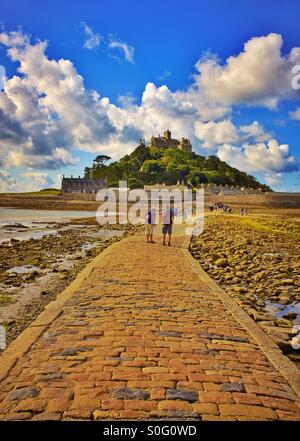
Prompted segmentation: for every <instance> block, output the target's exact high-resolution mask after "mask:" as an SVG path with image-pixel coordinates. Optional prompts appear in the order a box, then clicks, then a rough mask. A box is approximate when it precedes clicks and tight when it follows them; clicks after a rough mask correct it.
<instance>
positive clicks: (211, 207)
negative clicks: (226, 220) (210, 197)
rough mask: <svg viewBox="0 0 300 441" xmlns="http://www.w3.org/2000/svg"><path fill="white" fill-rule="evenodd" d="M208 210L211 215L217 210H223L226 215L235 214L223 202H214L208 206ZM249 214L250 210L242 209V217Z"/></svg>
mask: <svg viewBox="0 0 300 441" xmlns="http://www.w3.org/2000/svg"><path fill="white" fill-rule="evenodd" d="M208 209H209V211H210V212H211V213H212V212H213V211H215V210H221V211H223V212H224V213H233V209H232V208H231V207H230V206H229V205H227V204H223V202H214V203H212V204H210V205H209V206H208ZM247 213H248V208H246V207H241V209H240V214H241V216H244V215H245V214H247Z"/></svg>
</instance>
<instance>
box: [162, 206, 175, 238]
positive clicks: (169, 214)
mask: <svg viewBox="0 0 300 441" xmlns="http://www.w3.org/2000/svg"><path fill="white" fill-rule="evenodd" d="M173 218H174V211H173V209H172V208H170V207H167V208H166V210H164V212H163V214H162V223H163V227H162V234H163V245H166V236H167V235H168V246H169V247H170V246H171V236H172V225H173Z"/></svg>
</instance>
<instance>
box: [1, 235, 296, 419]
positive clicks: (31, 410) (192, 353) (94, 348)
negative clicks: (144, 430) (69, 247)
mask: <svg viewBox="0 0 300 441" xmlns="http://www.w3.org/2000/svg"><path fill="white" fill-rule="evenodd" d="M183 240H184V237H183V236H177V237H175V239H174V244H173V245H174V246H173V247H171V248H169V247H163V246H162V245H161V244H160V243H156V244H145V243H144V236H143V235H141V234H137V235H135V236H133V237H130V238H128V239H125V240H123V241H121V242H119V243H118V244H116V246H112V247H111V249H110V248H109V249H108V250H107V252H106V254H105V255H104V257H103V258H102V260H100V261H99V262H98V263H97V264H96V266H95V267H94V268H93V270H92V272H91V274H90V275H89V277H87V278H86V279H85V280H84V281H83V282H82V283H81V285H80V286H79V287H78V288H77V289H76V290H75V291H74V292H73V293H72V295H69V296H68V298H67V300H66V301H65V303H63V302H61V306H60V313H59V314H56V316H54V318H53V320H50V323H49V324H47V326H45V323H47V321H46V322H45V323H44V324H43V323H42V322H43V320H40V321H37V322H36V324H33V326H32V327H30V328H29V330H28V331H27V334H26V336H23V337H24V338H23V340H22V339H21V340H22V341H21V340H20V343H19V346H18V344H16V345H15V348H16V349H14V348H13V352H14V351H15V352H16V353H15V354H12V355H9V356H7V357H6V358H7V359H8V361H10V360H12V358H11V357H13V356H15V357H17V359H13V360H14V361H13V363H12V367H11V368H8V369H7V373H6V374H4V375H2V382H1V383H0V419H2V420H3V419H9V420H14V419H21V420H25V419H26V420H27V419H32V420H43V419H106V418H108V419H149V418H151V419H157V418H163V419H170V418H176V419H202V420H226V419H228V420H247V419H251V420H259V419H267V420H274V419H291V420H293V419H294V420H300V409H299V398H297V396H296V394H295V392H294V391H293V389H292V388H291V386H290V385H289V383H288V381H287V380H286V379H285V378H284V377H283V376H282V375H281V374H280V373H279V372H278V371H277V370H276V369H275V368H274V367H273V366H272V365H271V363H270V362H269V361H268V359H267V358H266V356H265V354H264V353H263V352H262V351H261V349H259V346H258V345H257V342H256V341H254V340H253V339H252V337H251V336H250V334H249V333H248V332H247V331H246V329H245V328H243V326H242V325H241V324H239V322H238V321H237V320H236V319H235V317H233V315H232V314H231V313H230V312H229V311H228V310H227V309H226V308H225V307H224V306H223V304H222V302H221V301H220V299H219V298H218V297H217V296H216V294H215V293H214V292H213V290H212V289H211V288H210V287H209V286H208V285H206V284H205V283H204V282H203V281H202V280H201V279H200V278H199V277H198V276H197V275H196V274H195V273H193V271H192V270H191V266H190V263H189V261H188V260H187V259H186V257H185V256H184V254H183V251H182V249H181V245H182V243H183ZM50 310H51V307H50ZM44 321H45V320H44ZM33 334H34V335H36V337H35V338H34V340H35V341H34V340H33V343H32V344H31V346H30V347H29V349H28V350H27V352H26V351H25V354H24V355H22V347H23V346H24V341H27V340H28V338H29V340H30V338H31V336H32V335H33ZM28 336H29V337H28ZM19 347H20V348H21V349H19ZM19 351H20V355H19V356H18V352H19ZM23 352H24V348H23ZM4 354H5V353H4ZM6 361H7V360H6V359H5V358H4V357H3V356H2V357H1V358H0V370H1V362H2V364H3V366H4V367H5V362H6ZM8 364H9V363H8ZM4 372H5V369H4ZM2 373H3V370H2Z"/></svg>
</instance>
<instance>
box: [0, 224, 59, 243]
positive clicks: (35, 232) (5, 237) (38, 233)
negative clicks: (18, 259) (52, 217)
mask: <svg viewBox="0 0 300 441" xmlns="http://www.w3.org/2000/svg"><path fill="white" fill-rule="evenodd" d="M55 234H57V230H54V229H46V228H45V229H24V230H23V231H20V230H17V231H15V230H10V229H3V230H2V231H1V238H0V244H1V243H3V242H6V241H9V240H11V239H17V240H29V239H42V238H43V237H44V236H53V235H55Z"/></svg>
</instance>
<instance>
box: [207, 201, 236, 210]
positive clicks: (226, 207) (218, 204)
mask: <svg viewBox="0 0 300 441" xmlns="http://www.w3.org/2000/svg"><path fill="white" fill-rule="evenodd" d="M208 209H209V211H210V212H211V213H212V212H213V211H215V210H221V211H224V213H232V208H231V207H230V206H229V205H227V204H223V202H214V203H213V204H210V205H209V206H208Z"/></svg>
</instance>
